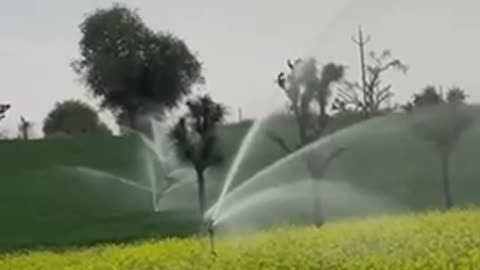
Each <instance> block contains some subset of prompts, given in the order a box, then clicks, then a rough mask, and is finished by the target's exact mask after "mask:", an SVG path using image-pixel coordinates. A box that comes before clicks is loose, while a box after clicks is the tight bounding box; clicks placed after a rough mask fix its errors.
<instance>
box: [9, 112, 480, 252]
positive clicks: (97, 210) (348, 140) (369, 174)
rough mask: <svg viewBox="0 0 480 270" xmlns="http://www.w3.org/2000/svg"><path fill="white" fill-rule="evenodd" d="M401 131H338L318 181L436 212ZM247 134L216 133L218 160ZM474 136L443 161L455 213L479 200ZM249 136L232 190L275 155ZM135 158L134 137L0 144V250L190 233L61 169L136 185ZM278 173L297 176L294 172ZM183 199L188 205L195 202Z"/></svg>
mask: <svg viewBox="0 0 480 270" xmlns="http://www.w3.org/2000/svg"><path fill="white" fill-rule="evenodd" d="M403 124H404V121H403V120H402V116H398V115H393V116H389V117H388V118H384V119H380V120H373V121H371V122H368V123H365V124H360V125H357V126H354V127H351V128H349V129H346V130H344V132H343V133H342V134H343V135H340V136H338V138H337V139H336V140H337V141H338V143H341V144H344V145H345V146H347V148H348V151H347V152H346V153H345V154H344V155H343V156H341V157H340V158H339V159H338V160H336V161H335V162H334V163H333V166H332V167H331V168H330V170H329V171H328V173H327V176H326V177H327V178H328V179H329V180H330V181H342V182H346V183H349V184H351V185H352V186H355V187H358V188H359V189H361V190H366V191H368V192H370V193H372V194H379V195H382V196H384V197H386V198H389V199H390V200H392V201H394V202H395V203H396V204H397V205H399V206H401V207H402V208H404V209H406V210H424V209H430V208H437V207H441V206H442V192H441V189H440V187H441V186H440V184H439V183H440V182H439V181H440V180H439V179H440V178H439V176H440V174H439V171H440V170H439V167H438V166H439V162H438V160H437V156H436V152H435V150H434V148H432V147H431V146H430V145H429V144H428V143H425V142H423V141H421V140H420V139H418V138H416V137H414V136H413V135H412V133H411V132H410V131H409V130H408V128H406V126H405V125H403ZM248 126H249V124H248V123H244V124H239V125H233V126H229V127H225V128H223V129H222V131H221V138H222V142H221V143H222V148H223V149H224V152H225V153H226V154H227V156H228V157H227V160H231V158H232V157H233V153H235V151H236V148H237V146H238V145H239V142H240V141H241V139H242V137H243V135H244V134H245V132H246V130H247V128H248ZM266 129H275V130H281V131H282V132H280V133H282V134H285V137H286V138H287V139H288V140H290V141H294V140H295V135H294V128H292V127H291V126H290V124H285V120H284V119H283V120H282V119H277V121H272V122H271V123H270V125H269V127H268V128H266ZM479 135H480V129H478V128H475V129H473V130H471V131H470V132H469V133H468V134H467V135H466V137H465V140H464V141H463V142H462V143H461V145H459V147H458V151H457V152H456V153H455V155H454V158H453V166H452V181H453V192H454V198H455V201H456V202H457V203H458V204H459V205H468V204H473V203H478V202H480V199H479V197H478V195H477V194H478V190H479V188H480V182H479V181H478V177H479V176H480V167H479V166H478V165H477V164H476V162H475V161H476V160H478V158H479V157H480V142H479V141H478V138H479ZM259 136H260V137H258V138H256V140H255V143H254V145H252V149H251V150H252V151H250V152H249V153H248V155H247V157H246V160H245V162H244V163H243V164H242V166H241V170H240V174H239V176H238V179H237V180H238V181H237V183H239V182H241V181H240V180H241V179H244V178H247V177H248V176H251V175H252V174H254V173H255V172H257V171H258V170H260V169H261V168H263V167H265V166H267V165H269V164H271V163H272V162H274V161H275V160H278V159H279V158H281V157H282V156H283V155H284V153H283V152H282V150H281V149H279V147H278V146H277V145H275V144H274V143H272V142H271V141H270V140H269V139H268V138H267V137H266V136H265V134H263V133H262V134H261V135H259ZM144 152H145V151H144V149H143V146H142V144H141V143H140V140H139V139H136V138H119V137H116V138H109V137H97V138H77V139H51V140H39V141H29V142H23V141H14V142H11V141H8V142H0V153H1V154H2V155H1V156H0V164H2V172H1V180H0V220H1V222H0V250H1V251H9V250H13V249H19V248H37V247H42V246H49V247H63V246H69V245H75V246H78V245H83V244H85V245H88V244H93V243H98V242H117V241H119V242H123V241H129V240H134V239H143V238H151V237H165V236H187V235H191V234H192V233H194V232H196V231H197V228H198V223H197V222H196V221H195V219H194V218H193V217H192V216H193V215H192V213H191V212H190V211H188V210H185V211H167V212H159V213H153V212H152V206H151V201H150V200H151V199H150V196H149V194H148V193H147V192H144V191H140V190H136V189H132V188H131V187H129V186H126V185H124V184H121V183H120V182H118V181H112V180H107V179H98V178H95V179H93V178H90V177H88V176H85V175H81V174H75V173H72V172H71V171H68V170H66V169H65V168H68V167H72V166H86V167H92V168H95V169H99V170H104V171H108V172H112V173H114V174H116V175H120V176H123V177H126V178H129V179H133V180H136V181H140V182H143V183H145V182H146V180H145V171H146V169H145V168H146V167H145V166H146V165H145V164H147V162H149V161H148V160H147V159H146V158H145V155H143V154H142V153H144ZM227 164H228V163H227ZM227 167H228V166H227V165H225V166H224V168H221V169H219V170H217V173H218V174H217V177H214V178H213V179H209V183H210V185H217V186H218V187H220V186H221V180H222V177H221V176H222V175H223V174H224V173H225V169H226V168H227ZM280 173H281V174H282V175H283V176H284V177H287V176H290V178H296V177H301V174H299V173H298V171H295V170H291V171H290V172H287V173H285V174H284V173H283V172H280ZM192 197H193V196H192ZM212 197H215V196H212ZM185 199H186V200H191V201H192V202H196V198H185ZM211 199H212V200H213V199H214V198H211ZM347 207H348V206H347Z"/></svg>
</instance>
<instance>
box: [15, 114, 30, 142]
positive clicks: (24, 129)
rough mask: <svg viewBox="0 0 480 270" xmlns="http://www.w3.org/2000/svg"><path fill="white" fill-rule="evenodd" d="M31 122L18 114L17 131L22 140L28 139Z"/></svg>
mask: <svg viewBox="0 0 480 270" xmlns="http://www.w3.org/2000/svg"><path fill="white" fill-rule="evenodd" d="M32 126H33V124H32V122H30V121H28V120H27V119H25V117H23V116H20V124H19V125H18V131H19V133H20V137H21V138H22V139H24V140H28V139H29V138H30V133H31V132H32Z"/></svg>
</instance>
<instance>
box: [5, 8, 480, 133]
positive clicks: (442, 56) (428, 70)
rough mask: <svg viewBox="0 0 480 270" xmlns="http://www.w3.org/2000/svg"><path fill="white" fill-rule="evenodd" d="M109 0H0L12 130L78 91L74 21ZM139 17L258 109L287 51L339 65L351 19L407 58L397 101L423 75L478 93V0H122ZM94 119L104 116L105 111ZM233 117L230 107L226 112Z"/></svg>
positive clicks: (353, 64)
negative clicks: (192, 54) (176, 39)
mask: <svg viewBox="0 0 480 270" xmlns="http://www.w3.org/2000/svg"><path fill="white" fill-rule="evenodd" d="M112 2H113V1H110V0H81V1H74V0H47V1H45V0H23V1H22V0H17V1H6V0H3V1H0V37H1V42H0V55H1V57H0V59H1V60H0V74H1V75H0V87H1V88H0V89H1V90H0V102H10V103H11V104H12V105H13V107H12V110H11V111H10V113H9V114H8V118H7V119H6V120H5V121H3V122H2V123H1V125H0V130H2V129H5V128H9V129H11V130H12V131H11V133H12V135H13V134H14V133H16V125H17V123H18V120H19V116H20V115H24V116H25V117H26V118H28V119H30V120H32V121H34V122H35V124H36V126H37V128H40V127H41V124H42V121H43V118H44V117H45V115H46V114H47V112H48V111H49V110H50V109H51V108H52V106H53V105H54V103H55V102H56V101H62V100H65V99H69V98H80V99H83V100H86V101H89V102H90V103H91V104H95V102H94V101H93V100H92V99H91V98H89V97H88V95H87V94H86V90H85V88H84V87H83V86H82V85H81V84H79V83H78V82H77V81H76V80H77V79H78V78H77V76H76V75H75V74H74V73H73V72H72V70H71V68H70V67H69V63H70V61H71V60H72V59H74V58H77V57H78V55H79V54H78V41H79V39H80V32H79V30H78V25H79V24H80V23H81V22H82V20H83V18H84V16H85V14H86V13H89V12H92V11H93V10H95V9H96V8H99V7H108V6H110V5H111V3H112ZM123 3H126V4H127V5H129V6H130V7H132V8H138V11H139V14H140V15H141V17H142V18H143V19H144V20H145V22H146V23H147V25H148V26H150V27H151V28H153V29H156V30H166V31H170V32H172V33H174V34H176V35H178V36H179V37H181V38H183V39H184V40H185V41H186V42H187V44H188V46H189V47H190V48H191V49H192V50H193V51H195V52H196V53H198V56H199V58H200V59H201V61H202V62H203V63H204V68H205V75H206V78H207V89H208V91H209V92H211V93H212V95H213V96H214V98H215V99H217V100H219V101H222V102H224V103H226V104H227V105H228V106H231V108H232V111H233V112H235V111H236V108H238V107H240V108H242V109H243V113H244V116H245V117H258V116H262V115H265V114H266V113H268V112H269V111H271V110H272V109H274V108H278V107H279V106H282V105H283V104H284V103H285V99H284V97H283V96H282V93H281V92H279V90H278V89H277V88H276V87H275V85H274V83H273V82H274V77H275V75H276V74H277V73H278V72H279V71H281V70H283V69H284V68H285V60H286V59H288V58H296V57H304V56H314V57H316V58H317V59H318V60H319V62H320V63H326V62H328V61H336V62H339V63H342V64H346V65H348V66H349V69H348V74H347V76H348V78H350V79H352V80H353V79H357V78H358V51H357V48H356V47H355V45H354V44H353V43H352V42H351V36H352V35H353V34H354V33H355V31H356V27H357V25H358V24H362V25H363V27H364V29H365V31H366V32H367V33H369V34H370V35H371V37H372V40H371V42H370V43H369V44H368V49H369V50H371V49H374V50H377V51H380V50H382V49H385V48H388V49H390V50H391V51H392V53H393V54H394V56H396V57H399V58H401V60H403V61H404V62H405V63H406V64H408V66H409V67H410V70H409V72H408V73H407V75H406V76H400V75H391V76H389V79H390V80H391V81H392V82H393V83H394V90H395V91H396V93H397V100H398V101H405V100H406V99H407V97H409V96H410V95H411V93H412V92H413V91H417V90H418V89H420V88H422V87H423V86H425V85H426V84H430V83H435V84H443V85H445V86H449V85H454V84H455V85H458V86H461V87H464V88H465V89H467V91H468V92H469V94H470V95H471V98H472V99H473V100H474V101H478V100H480V94H479V93H478V90H479V89H480V76H479V75H478V74H479V71H478V66H477V62H478V60H480V57H479V53H478V51H477V50H478V49H479V48H480V32H479V29H480V16H479V14H478V13H479V11H480V4H477V3H476V1H475V0H456V1H453V0H361V1H360V0H353V1H351V0H328V1H327V0H291V1H285V0H241V1H240V0H239V1H229V0H201V1H198V0H189V1H187V0H131V1H128V0H127V1H123ZM102 117H103V119H105V120H106V121H108V122H109V123H110V124H111V123H112V121H111V119H110V117H109V116H108V114H102ZM233 117H235V115H234V116H233Z"/></svg>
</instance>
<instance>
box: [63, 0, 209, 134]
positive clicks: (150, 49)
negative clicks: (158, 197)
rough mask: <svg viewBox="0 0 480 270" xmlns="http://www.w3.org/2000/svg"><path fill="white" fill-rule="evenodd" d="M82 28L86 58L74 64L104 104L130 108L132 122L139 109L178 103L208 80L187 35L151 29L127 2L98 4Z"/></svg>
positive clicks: (115, 108) (117, 110)
mask: <svg viewBox="0 0 480 270" xmlns="http://www.w3.org/2000/svg"><path fill="white" fill-rule="evenodd" d="M80 30H81V32H82V35H83V37H82V39H81V40H80V51H81V58H80V59H78V60H76V61H74V62H73V63H72V66H73V68H74V70H75V71H76V72H77V73H78V74H79V75H80V76H81V77H82V78H83V81H84V83H85V84H86V85H87V87H88V88H89V90H90V92H91V93H92V94H93V96H95V97H99V98H100V99H101V107H102V108H108V109H110V110H112V112H113V113H114V114H115V115H117V116H119V115H120V114H121V113H124V114H125V115H126V116H127V118H128V119H129V125H130V127H131V128H136V116H137V115H140V114H148V113H151V112H152V111H155V112H159V111H160V112H161V111H163V110H164V109H167V108H172V107H175V106H177V105H178V104H179V101H180V100H181V99H182V97H184V96H186V95H187V94H189V93H190V92H191V88H192V85H194V84H195V83H198V82H202V79H203V78H202V76H201V64H200V62H199V61H198V60H197V58H196V56H195V55H194V54H193V53H192V52H190V50H189V48H188V47H187V45H186V44H185V43H184V42H183V41H182V40H180V39H179V38H177V37H175V36H173V35H172V34H169V33H162V32H154V31H152V30H150V29H149V28H148V27H147V26H146V25H145V24H144V22H143V21H142V20H141V18H140V17H139V16H138V14H137V13H136V12H135V11H132V10H130V9H128V8H127V7H125V6H122V5H119V4H114V5H113V6H112V7H111V8H108V9H98V10H96V11H95V12H94V13H93V14H90V15H89V16H87V18H86V19H85V20H84V22H83V23H82V24H81V25H80Z"/></svg>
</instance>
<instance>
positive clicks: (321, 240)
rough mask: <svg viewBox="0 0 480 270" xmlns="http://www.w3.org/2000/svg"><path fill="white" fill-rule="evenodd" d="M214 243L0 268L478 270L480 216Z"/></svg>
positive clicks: (114, 250) (387, 221)
mask: <svg viewBox="0 0 480 270" xmlns="http://www.w3.org/2000/svg"><path fill="white" fill-rule="evenodd" d="M218 241H219V243H218V245H217V252H218V256H217V257H213V256H212V255H211V254H210V253H209V249H208V241H207V240H206V239H202V238H190V239H183V240H179V239H169V240H164V241H160V242H153V241H152V242H146V243H138V244H132V245H111V246H102V247H96V248H92V249H86V250H77V251H67V252H64V253H52V252H48V251H45V252H42V251H37V252H32V253H23V254H12V255H4V256H3V257H0V269H1V270H4V269H5V270H6V269H24V270H29V269H32V270H33V269H36V270H43V269H44V270H55V269H69V270H74V269H78V270H81V269H82V270H83V269H117V270H130V269H136V270H146V269H176V270H182V269H185V270H187V269H198V270H214V269H218V270H224V269H229V270H234V269H238V270H244V269H271V270H275V269H302V270H321V269H352V270H361V269H408V270H411V269H419V270H420V269H421V270H423V269H476V267H478V265H480V211H478V210H477V209H469V210H454V211H451V212H448V213H440V212H430V213H427V214H416V215H408V216H391V217H380V218H374V219H366V220H359V221H343V222H340V223H332V224H328V225H326V226H325V227H323V228H322V229H316V228H287V229H280V230H276V231H272V232H266V233H260V234H256V235H249V236H243V237H238V238H224V239H220V240H218Z"/></svg>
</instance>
